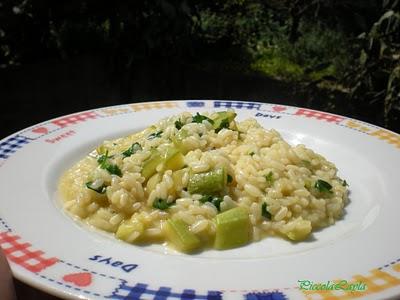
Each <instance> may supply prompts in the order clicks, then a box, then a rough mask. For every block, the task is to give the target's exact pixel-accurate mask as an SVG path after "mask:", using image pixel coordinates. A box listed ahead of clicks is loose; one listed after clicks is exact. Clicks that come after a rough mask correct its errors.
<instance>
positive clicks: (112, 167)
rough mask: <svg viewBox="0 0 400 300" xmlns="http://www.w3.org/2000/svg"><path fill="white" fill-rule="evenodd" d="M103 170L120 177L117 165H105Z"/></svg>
mask: <svg viewBox="0 0 400 300" xmlns="http://www.w3.org/2000/svg"><path fill="white" fill-rule="evenodd" d="M104 169H106V170H107V171H108V173H110V174H114V175H117V176H119V177H121V176H122V172H121V169H120V168H119V167H118V166H117V165H113V164H107V165H106V167H105V168H104Z"/></svg>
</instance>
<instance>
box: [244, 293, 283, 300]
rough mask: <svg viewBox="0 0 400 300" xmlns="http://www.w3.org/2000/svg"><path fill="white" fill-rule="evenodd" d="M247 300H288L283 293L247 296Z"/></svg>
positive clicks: (250, 294)
mask: <svg viewBox="0 0 400 300" xmlns="http://www.w3.org/2000/svg"><path fill="white" fill-rule="evenodd" d="M245 299H246V300H286V299H287V298H286V296H285V295H284V294H283V293H281V292H258V293H248V294H246V298H245Z"/></svg>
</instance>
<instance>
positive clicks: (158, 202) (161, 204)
mask: <svg viewBox="0 0 400 300" xmlns="http://www.w3.org/2000/svg"><path fill="white" fill-rule="evenodd" d="M172 205H174V202H172V203H168V202H167V200H165V199H161V198H156V199H155V200H154V202H153V207H154V208H157V209H159V210H166V209H168V208H169V207H170V206H172Z"/></svg>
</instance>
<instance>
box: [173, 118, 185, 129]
mask: <svg viewBox="0 0 400 300" xmlns="http://www.w3.org/2000/svg"><path fill="white" fill-rule="evenodd" d="M183 125H185V124H183V123H182V121H181V119H179V120H178V121H175V128H176V129H178V130H180V129H181V128H182V127H183Z"/></svg>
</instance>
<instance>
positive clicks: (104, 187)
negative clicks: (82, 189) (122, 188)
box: [86, 181, 107, 194]
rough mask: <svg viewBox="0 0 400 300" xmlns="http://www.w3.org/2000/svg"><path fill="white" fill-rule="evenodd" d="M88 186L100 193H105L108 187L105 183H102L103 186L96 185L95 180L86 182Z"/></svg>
mask: <svg viewBox="0 0 400 300" xmlns="http://www.w3.org/2000/svg"><path fill="white" fill-rule="evenodd" d="M86 187H87V188H88V189H90V190H92V191H95V192H97V193H99V194H104V193H105V192H106V188H107V186H106V185H104V184H102V185H101V186H98V187H96V186H94V185H93V181H88V182H86Z"/></svg>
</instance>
